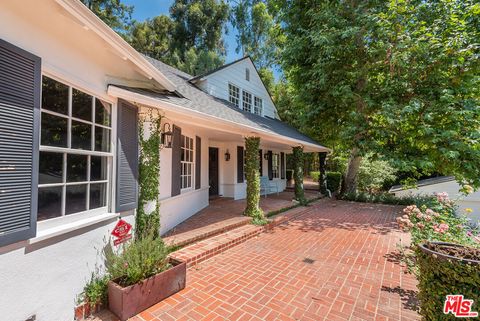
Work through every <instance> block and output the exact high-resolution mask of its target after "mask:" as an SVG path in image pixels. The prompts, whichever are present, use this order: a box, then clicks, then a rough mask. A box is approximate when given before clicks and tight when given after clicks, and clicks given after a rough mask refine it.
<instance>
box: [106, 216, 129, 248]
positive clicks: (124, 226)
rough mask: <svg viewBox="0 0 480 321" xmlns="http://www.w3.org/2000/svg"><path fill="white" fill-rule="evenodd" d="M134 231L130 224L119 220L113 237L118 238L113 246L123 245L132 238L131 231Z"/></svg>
mask: <svg viewBox="0 0 480 321" xmlns="http://www.w3.org/2000/svg"><path fill="white" fill-rule="evenodd" d="M131 229H132V225H131V224H128V223H127V222H125V221H124V220H119V221H118V223H117V225H115V228H114V229H113V231H112V233H111V234H112V235H113V236H115V237H116V239H115V240H114V241H113V245H115V246H117V245H118V244H120V243H123V242H125V241H127V240H129V239H131V238H132V234H131V233H130V230H131Z"/></svg>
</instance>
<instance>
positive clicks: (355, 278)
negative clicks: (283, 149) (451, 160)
mask: <svg viewBox="0 0 480 321" xmlns="http://www.w3.org/2000/svg"><path fill="white" fill-rule="evenodd" d="M400 210H401V208H399V207H394V206H387V205H372V204H361V203H350V202H341V201H323V202H318V203H316V204H315V205H313V206H311V207H310V208H309V211H308V212H307V213H306V214H304V215H302V216H300V217H297V218H295V219H294V220H292V221H290V222H288V223H285V224H283V225H281V226H279V227H277V228H275V230H273V231H272V232H269V233H263V234H261V235H260V236H259V237H257V238H254V239H251V240H249V241H247V242H245V243H242V244H241V245H239V246H237V247H234V248H232V249H230V250H228V251H226V252H224V253H223V254H220V255H218V256H215V257H213V258H212V259H210V260H208V261H205V262H203V263H201V264H199V265H198V266H196V267H193V268H191V269H190V270H189V271H188V278H187V288H186V289H185V290H183V291H181V292H180V293H177V294H176V295H174V296H172V297H170V298H168V299H166V300H165V301H163V302H161V303H158V304H157V305H155V306H153V307H151V308H149V309H148V310H147V311H144V312H143V313H141V314H140V315H138V316H137V317H135V318H134V320H136V321H149V320H315V321H318V320H329V321H331V320H409V321H410V320H418V319H419V316H418V315H417V314H416V312H415V303H416V301H415V294H416V288H415V283H416V282H415V279H414V277H413V276H411V275H409V274H405V273H404V272H403V269H402V267H401V266H400V265H399V263H398V261H397V257H396V244H397V243H399V242H400V241H401V240H402V241H403V242H404V243H405V242H407V241H408V235H406V234H405V233H403V232H401V231H399V230H398V229H397V228H396V224H395V223H394V221H395V217H396V216H397V215H399V213H400Z"/></svg>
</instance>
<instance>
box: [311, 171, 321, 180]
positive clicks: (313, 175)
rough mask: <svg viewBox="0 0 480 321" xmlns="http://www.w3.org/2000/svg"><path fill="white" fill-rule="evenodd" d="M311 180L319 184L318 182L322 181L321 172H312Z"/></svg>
mask: <svg viewBox="0 0 480 321" xmlns="http://www.w3.org/2000/svg"><path fill="white" fill-rule="evenodd" d="M310 178H311V179H312V180H313V181H314V182H318V180H319V179H320V172H310Z"/></svg>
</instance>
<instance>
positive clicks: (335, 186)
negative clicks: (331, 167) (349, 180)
mask: <svg viewBox="0 0 480 321" xmlns="http://www.w3.org/2000/svg"><path fill="white" fill-rule="evenodd" d="M325 175H326V176H327V188H328V189H329V190H330V192H332V193H337V192H338V191H339V190H340V185H341V183H342V173H339V172H326V173H325Z"/></svg>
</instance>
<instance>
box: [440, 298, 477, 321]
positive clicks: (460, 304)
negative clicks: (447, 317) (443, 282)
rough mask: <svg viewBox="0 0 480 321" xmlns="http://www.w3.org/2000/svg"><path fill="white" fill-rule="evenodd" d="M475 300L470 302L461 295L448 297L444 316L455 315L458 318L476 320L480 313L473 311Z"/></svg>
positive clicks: (444, 307)
mask: <svg viewBox="0 0 480 321" xmlns="http://www.w3.org/2000/svg"><path fill="white" fill-rule="evenodd" d="M472 305H473V300H468V299H465V298H464V297H463V295H461V294H457V295H447V298H446V300H445V304H444V306H443V313H444V314H449V313H451V314H453V315H454V316H455V317H457V318H475V317H478V312H476V311H472Z"/></svg>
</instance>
